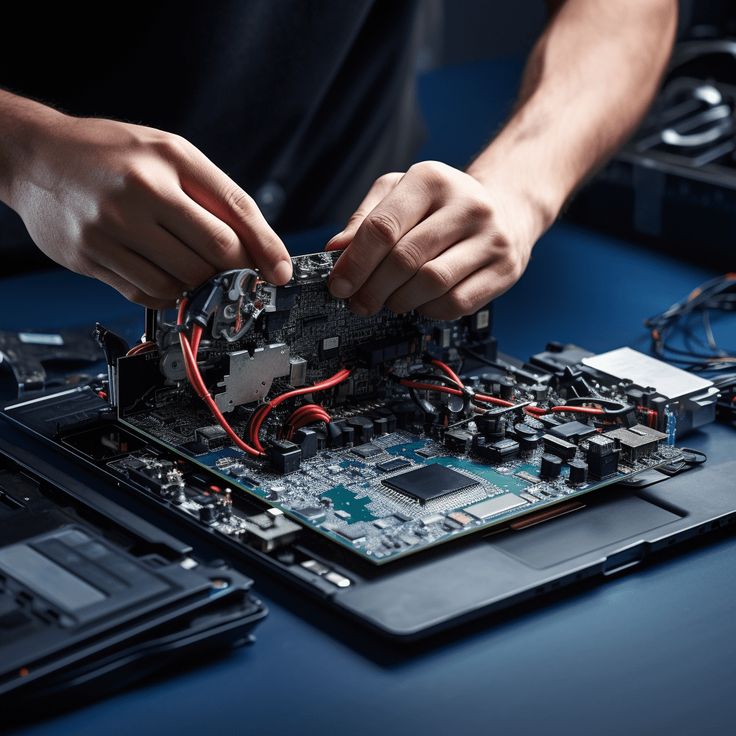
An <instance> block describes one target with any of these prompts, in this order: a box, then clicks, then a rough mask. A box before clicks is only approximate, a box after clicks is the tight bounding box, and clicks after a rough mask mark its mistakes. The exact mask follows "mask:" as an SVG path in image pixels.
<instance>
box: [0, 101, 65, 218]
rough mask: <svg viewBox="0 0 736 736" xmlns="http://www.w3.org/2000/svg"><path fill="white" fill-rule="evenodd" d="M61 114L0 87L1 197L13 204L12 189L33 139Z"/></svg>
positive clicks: (28, 157)
mask: <svg viewBox="0 0 736 736" xmlns="http://www.w3.org/2000/svg"><path fill="white" fill-rule="evenodd" d="M62 117H64V116H63V115H62V114H61V113H59V112H57V111H56V110H54V109H52V108H50V107H47V106H46V105H42V104H41V103H39V102H34V101H33V100H29V99H26V98H25V97H20V96H18V95H14V94H12V93H10V92H6V91H5V90H2V89H0V201H1V202H4V203H5V204H8V205H10V206H13V202H12V200H13V190H14V188H15V187H14V185H15V184H17V182H18V179H19V178H21V177H23V176H24V174H23V172H24V171H28V170H29V169H30V166H29V163H30V161H31V160H32V158H33V153H34V143H33V141H34V139H35V137H36V136H37V134H38V131H39V130H41V129H42V128H44V127H46V128H50V127H52V126H54V125H55V124H56V123H57V121H58V120H59V119H60V118H62Z"/></svg>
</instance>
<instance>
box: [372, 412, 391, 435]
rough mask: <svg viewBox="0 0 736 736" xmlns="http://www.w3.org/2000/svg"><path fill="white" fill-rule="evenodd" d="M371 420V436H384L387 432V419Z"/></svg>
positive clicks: (379, 417)
mask: <svg viewBox="0 0 736 736" xmlns="http://www.w3.org/2000/svg"><path fill="white" fill-rule="evenodd" d="M372 419H373V434H374V436H376V435H380V434H386V433H387V432H388V419H386V417H381V416H377V417H372Z"/></svg>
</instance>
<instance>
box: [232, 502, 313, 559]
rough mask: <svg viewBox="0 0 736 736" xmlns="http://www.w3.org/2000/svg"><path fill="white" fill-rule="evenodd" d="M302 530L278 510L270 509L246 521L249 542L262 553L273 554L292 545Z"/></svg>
mask: <svg viewBox="0 0 736 736" xmlns="http://www.w3.org/2000/svg"><path fill="white" fill-rule="evenodd" d="M300 530H301V527H300V526H299V525H298V524H295V523H294V522H293V521H291V519H287V518H286V517H285V516H284V513H283V512H282V511H279V510H278V509H269V510H268V511H266V512H265V513H263V514H256V515H255V516H249V517H248V518H247V519H246V520H245V531H246V534H247V537H248V541H249V542H250V543H251V544H254V545H255V546H256V547H257V548H258V549H260V550H261V552H272V551H273V550H275V549H278V548H280V547H284V546H286V545H287V544H291V542H293V541H294V540H295V539H296V535H297V534H298V532H299V531H300Z"/></svg>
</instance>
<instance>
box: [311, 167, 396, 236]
mask: <svg viewBox="0 0 736 736" xmlns="http://www.w3.org/2000/svg"><path fill="white" fill-rule="evenodd" d="M403 176H404V175H403V174H400V173H398V172H392V173H390V174H384V175H383V176H379V177H378V179H376V180H375V181H374V182H373V185H372V186H371V188H370V189H369V190H368V194H366V195H365V199H363V201H362V202H361V203H360V204H359V205H358V209H357V210H355V212H353V214H352V215H351V216H350V219H349V220H348V224H347V225H346V226H345V229H344V230H342V231H341V232H339V233H337V235H333V236H332V238H331V239H330V240H329V241H327V245H325V250H342V249H343V248H345V247H346V246H347V245H348V244H349V243H350V241H351V240H352V239H353V238H354V237H355V233H356V232H357V231H358V228H359V227H360V226H361V224H362V223H363V220H365V218H366V216H367V215H368V213H369V212H370V211H371V210H372V209H373V208H374V207H375V206H376V205H377V204H378V203H379V202H380V201H381V200H382V199H383V198H384V197H385V196H386V195H387V194H388V193H389V192H390V191H391V190H392V189H393V188H394V187H395V186H396V185H397V184H398V183H399V182H400V181H401V178H402V177H403Z"/></svg>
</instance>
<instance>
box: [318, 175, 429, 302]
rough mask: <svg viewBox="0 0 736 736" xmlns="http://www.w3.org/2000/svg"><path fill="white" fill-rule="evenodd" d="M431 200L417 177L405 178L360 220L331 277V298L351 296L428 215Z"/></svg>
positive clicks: (427, 191) (408, 176)
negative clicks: (407, 234) (403, 238)
mask: <svg viewBox="0 0 736 736" xmlns="http://www.w3.org/2000/svg"><path fill="white" fill-rule="evenodd" d="M432 205H433V197H431V196H430V193H429V190H428V189H427V188H426V187H425V186H423V185H422V182H421V179H420V178H419V177H412V176H410V175H409V174H407V175H406V176H404V178H403V179H402V180H401V182H400V183H399V184H397V185H396V186H395V187H394V188H393V189H392V190H391V191H390V192H389V193H388V194H387V195H386V197H384V198H383V199H382V200H381V202H379V204H378V205H376V206H375V207H374V208H373V209H372V210H371V212H370V213H368V215H367V216H366V218H365V219H364V220H363V223H362V224H361V225H360V227H359V228H358V231H357V232H356V233H355V237H354V238H353V241H352V242H351V243H350V245H348V247H347V248H346V249H345V250H344V251H343V253H342V255H341V256H340V258H338V260H337V263H336V264H335V267H334V268H333V269H332V274H331V276H330V282H329V289H330V291H331V292H332V294H333V296H336V297H338V298H340V299H345V298H347V297H350V296H352V295H353V294H354V293H355V292H356V291H357V290H358V289H360V287H361V286H363V284H364V283H365V282H366V281H367V280H368V279H369V278H370V276H371V274H372V273H373V272H374V271H375V270H376V268H377V267H378V264H379V263H380V262H381V261H382V260H383V259H384V258H385V257H386V256H387V255H388V253H389V252H390V251H391V249H392V248H393V247H394V246H395V245H396V243H397V242H398V241H399V240H400V239H401V238H402V237H404V235H406V233H407V232H409V230H411V228H413V227H414V226H415V225H416V224H417V223H418V222H420V221H421V220H422V219H424V217H425V216H426V215H427V213H428V211H429V210H430V208H431V207H432Z"/></svg>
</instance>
